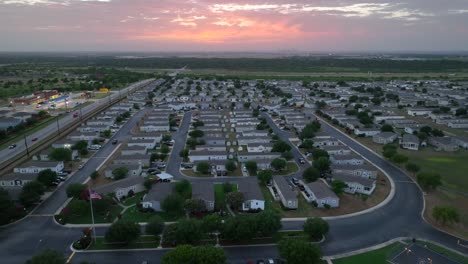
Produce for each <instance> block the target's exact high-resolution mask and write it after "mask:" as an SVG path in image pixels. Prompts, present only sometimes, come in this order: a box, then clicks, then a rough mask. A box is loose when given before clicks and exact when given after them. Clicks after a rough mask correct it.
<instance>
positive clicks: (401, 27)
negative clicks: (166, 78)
mask: <svg viewBox="0 0 468 264" xmlns="http://www.w3.org/2000/svg"><path fill="white" fill-rule="evenodd" d="M0 34H1V39H0V51H284V50H295V51H317V52H334V51H364V52H365V51H421V52H430V51H467V50H468V0H445V1H443V0H401V1H398V0H395V1H390V0H367V1H366V0H363V1H355V0H269V1H267V0H264V1H259V0H232V1H216V0H156V1H153V0H0Z"/></svg>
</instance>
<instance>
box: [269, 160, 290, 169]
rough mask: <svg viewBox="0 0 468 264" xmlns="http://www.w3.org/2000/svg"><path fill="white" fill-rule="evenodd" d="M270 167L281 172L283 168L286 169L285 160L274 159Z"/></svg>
mask: <svg viewBox="0 0 468 264" xmlns="http://www.w3.org/2000/svg"><path fill="white" fill-rule="evenodd" d="M270 165H271V167H272V168H273V169H275V170H276V171H281V170H283V169H284V168H286V165H287V164H286V160H284V159H280V158H276V159H274V160H272V161H271V164H270Z"/></svg>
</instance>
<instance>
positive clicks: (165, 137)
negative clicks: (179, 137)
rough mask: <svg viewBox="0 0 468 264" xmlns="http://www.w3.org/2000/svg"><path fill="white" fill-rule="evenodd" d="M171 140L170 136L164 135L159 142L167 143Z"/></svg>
mask: <svg viewBox="0 0 468 264" xmlns="http://www.w3.org/2000/svg"><path fill="white" fill-rule="evenodd" d="M171 140H172V136H171V135H170V134H165V135H164V136H163V137H162V139H161V142H169V141H171Z"/></svg>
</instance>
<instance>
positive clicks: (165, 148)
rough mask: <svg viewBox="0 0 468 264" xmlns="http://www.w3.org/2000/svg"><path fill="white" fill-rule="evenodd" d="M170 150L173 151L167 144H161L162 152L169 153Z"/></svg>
mask: <svg viewBox="0 0 468 264" xmlns="http://www.w3.org/2000/svg"><path fill="white" fill-rule="evenodd" d="M170 151H171V149H169V147H168V146H167V145H162V146H161V149H160V152H161V153H162V154H167V153H169V152H170Z"/></svg>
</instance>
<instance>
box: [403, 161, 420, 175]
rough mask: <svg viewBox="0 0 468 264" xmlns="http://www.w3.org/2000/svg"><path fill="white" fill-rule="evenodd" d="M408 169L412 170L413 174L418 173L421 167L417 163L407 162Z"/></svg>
mask: <svg viewBox="0 0 468 264" xmlns="http://www.w3.org/2000/svg"><path fill="white" fill-rule="evenodd" d="M406 170H407V171H409V172H412V173H413V174H416V173H418V172H419V170H421V167H420V166H419V165H418V164H415V163H407V164H406Z"/></svg>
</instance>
